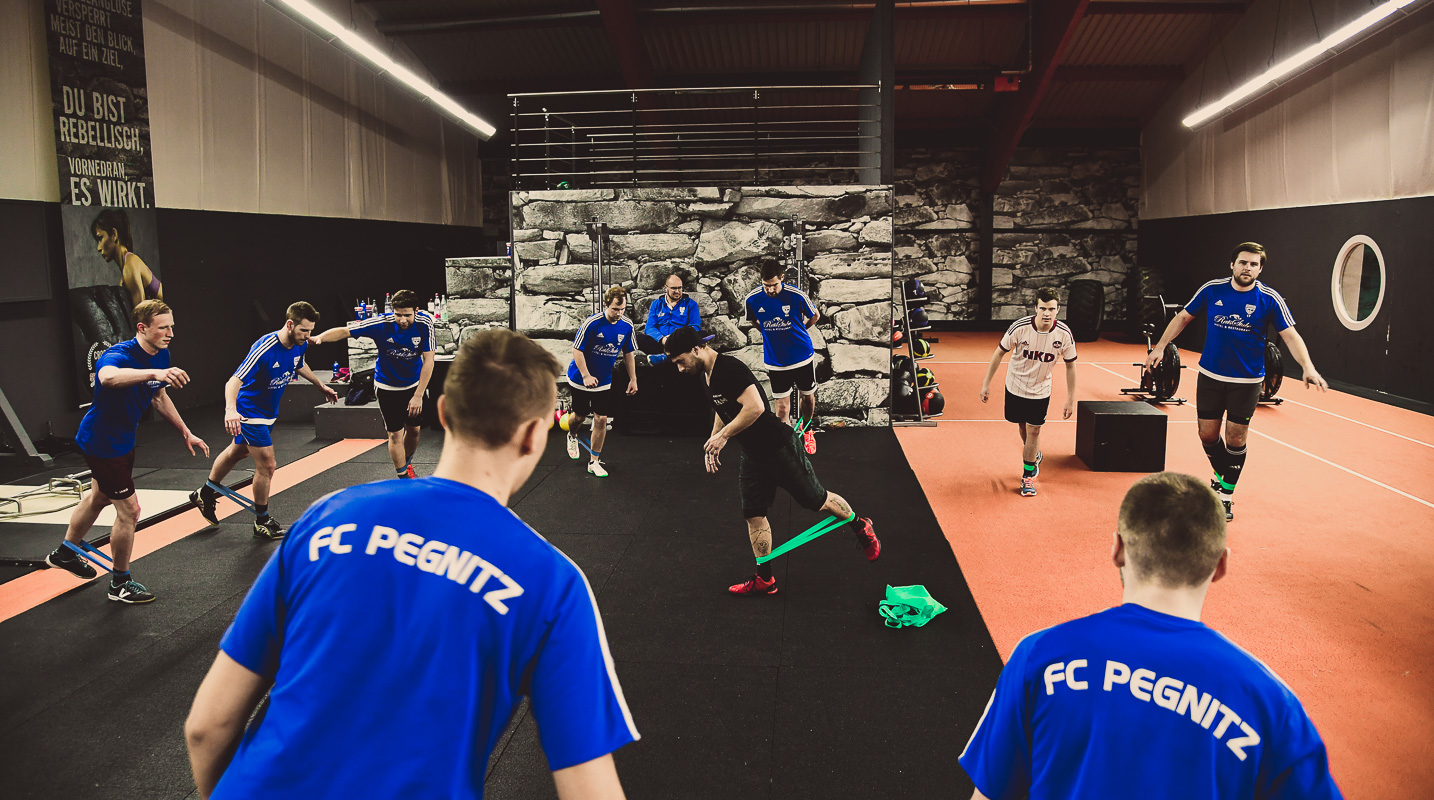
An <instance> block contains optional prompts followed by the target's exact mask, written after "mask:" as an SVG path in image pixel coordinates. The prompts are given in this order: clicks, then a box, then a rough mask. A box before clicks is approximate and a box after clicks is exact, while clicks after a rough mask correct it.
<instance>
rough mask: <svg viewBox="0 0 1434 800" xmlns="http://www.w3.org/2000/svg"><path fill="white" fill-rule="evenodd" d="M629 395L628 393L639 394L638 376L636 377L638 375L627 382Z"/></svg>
mask: <svg viewBox="0 0 1434 800" xmlns="http://www.w3.org/2000/svg"><path fill="white" fill-rule="evenodd" d="M627 393H628V394H629V395H634V394H637V376H636V375H634V376H632V380H630V381H628V382H627Z"/></svg>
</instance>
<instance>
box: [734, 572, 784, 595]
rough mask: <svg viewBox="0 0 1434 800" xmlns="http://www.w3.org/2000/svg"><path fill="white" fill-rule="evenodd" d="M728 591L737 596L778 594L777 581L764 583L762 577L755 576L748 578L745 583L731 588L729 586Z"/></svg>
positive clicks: (773, 579)
mask: <svg viewBox="0 0 1434 800" xmlns="http://www.w3.org/2000/svg"><path fill="white" fill-rule="evenodd" d="M727 591H729V592H731V593H732V594H737V595H746V594H756V595H760V594H776V593H777V579H776V578H772V579H771V580H769V581H764V580H762V578H761V576H759V575H753V576H752V577H751V578H748V579H747V580H746V581H745V582H744V583H736V584H733V585H731V586H728V587H727Z"/></svg>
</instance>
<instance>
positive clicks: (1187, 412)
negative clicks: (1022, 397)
mask: <svg viewBox="0 0 1434 800" xmlns="http://www.w3.org/2000/svg"><path fill="white" fill-rule="evenodd" d="M932 335H933V336H934V337H935V338H937V339H939V340H940V341H939V342H938V343H936V344H934V345H933V351H934V354H935V358H934V359H932V360H929V361H924V362H921V363H922V365H924V366H927V367H929V368H930V369H931V370H932V371H933V372H934V373H935V374H936V377H937V380H938V381H939V382H940V387H941V392H942V394H943V395H944V396H945V398H946V408H945V412H944V414H943V415H942V416H941V417H938V418H937V419H938V423H937V426H936V427H935V428H898V429H897V435H898V438H899V440H900V442H901V445H902V447H903V448H904V450H905V452H906V456H907V458H908V460H909V461H910V463H911V466H912V468H913V470H915V472H916V475H917V477H918V478H919V479H920V482H921V485H922V487H923V488H924V490H925V492H926V496H927V499H928V500H929V501H930V503H931V507H932V508H933V509H934V510H935V512H936V516H937V519H938V520H939V521H940V523H941V527H942V530H943V531H944V532H945V535H946V538H947V539H948V540H949V541H950V543H951V549H952V550H953V551H954V552H955V554H956V558H957V560H958V561H959V562H960V565H961V569H962V571H963V573H964V574H965V576H966V579H967V581H968V583H969V584H970V587H971V591H972V594H973V595H974V596H975V599H976V602H977V604H978V606H979V608H980V610H981V614H982V616H983V618H984V620H985V622H986V625H987V627H988V628H989V629H990V631H991V635H992V637H993V638H994V640H995V642H996V646H997V648H999V650H1000V651H1001V655H1002V658H1006V657H1009V655H1010V653H1011V650H1012V648H1014V647H1015V645H1016V642H1018V641H1019V640H1020V638H1021V637H1022V636H1024V635H1026V634H1027V633H1030V632H1032V631H1035V630H1039V629H1041V628H1045V627H1048V626H1050V625H1054V624H1057V623H1060V622H1063V621H1065V620H1068V619H1072V618H1074V617H1078V616H1083V615H1086V614H1091V613H1094V612H1096V611H1099V610H1101V609H1103V608H1107V607H1110V606H1112V605H1116V604H1119V603H1120V597H1121V591H1120V580H1119V577H1118V575H1117V574H1116V570H1115V568H1114V567H1113V566H1112V564H1111V561H1110V550H1111V533H1112V531H1114V529H1115V520H1116V512H1117V510H1118V509H1119V505H1120V500H1121V498H1122V497H1123V495H1124V493H1125V490H1126V489H1127V488H1128V487H1129V486H1130V484H1131V483H1132V482H1134V480H1135V479H1136V478H1138V477H1139V476H1138V475H1135V474H1132V473H1111V472H1092V471H1091V470H1090V469H1089V468H1087V467H1086V466H1085V464H1084V463H1083V462H1081V461H1080V460H1079V459H1077V458H1076V456H1075V433H1076V417H1075V415H1074V414H1072V416H1071V419H1070V420H1069V421H1063V420H1061V408H1062V405H1063V404H1064V402H1065V398H1066V390H1065V376H1064V375H1063V370H1062V369H1061V367H1060V366H1059V365H1057V367H1056V369H1055V371H1054V374H1053V387H1054V391H1053V395H1052V398H1051V410H1050V413H1049V415H1048V417H1047V424H1046V425H1045V427H1044V430H1043V433H1042V442H1041V449H1042V451H1043V452H1044V454H1045V459H1044V461H1043V463H1042V464H1041V476H1040V478H1038V479H1037V487H1038V489H1039V494H1038V495H1037V496H1036V497H1033V498H1022V497H1020V496H1019V495H1018V494H1017V489H1018V486H1019V480H1020V471H1021V464H1020V461H1021V450H1020V436H1019V434H1018V433H1017V431H1016V427H1015V426H1014V425H1012V424H1010V423H1007V422H1006V421H1005V420H1004V419H1003V417H1002V411H1003V408H1002V396H1003V395H1002V393H1003V389H1002V387H1003V385H1004V381H1005V363H1004V362H1003V364H1002V366H1001V368H1000V369H999V370H998V371H997V373H996V377H995V378H994V379H993V380H992V391H991V394H992V398H991V400H990V402H988V403H987V404H984V405H983V404H982V403H981V402H980V397H979V395H980V386H981V378H982V376H983V375H984V373H985V369H986V364H987V360H988V359H989V358H990V355H991V352H992V350H993V349H994V348H995V346H996V341H997V339H998V338H999V334H996V333H940V334H932ZM1078 350H1079V354H1080V359H1079V361H1077V362H1076V365H1077V367H1076V368H1077V376H1078V384H1077V388H1076V399H1077V401H1080V400H1119V399H1123V396H1122V395H1121V394H1120V390H1121V389H1122V388H1125V387H1130V386H1134V385H1136V384H1137V383H1138V374H1139V369H1138V368H1137V367H1135V366H1133V362H1135V361H1137V360H1139V359H1141V358H1142V357H1143V355H1144V351H1145V348H1144V347H1143V346H1141V345H1132V344H1127V343H1123V342H1117V341H1108V340H1101V341H1098V342H1090V343H1083V344H1080V345H1078ZM1313 355H1314V356H1315V359H1316V361H1315V363H1316V364H1317V365H1318V363H1319V361H1318V357H1319V354H1318V353H1315V354H1313ZM1198 357H1199V356H1198V354H1196V353H1190V352H1184V351H1182V353H1181V359H1182V362H1183V363H1184V364H1186V365H1190V366H1192V367H1193V365H1194V364H1195V362H1196V360H1197V359H1198ZM1007 360H1009V359H1007ZM1334 377H1338V376H1334ZM1195 380H1196V373H1195V371H1194V369H1193V368H1192V369H1186V370H1184V371H1183V372H1182V380H1181V392H1180V395H1179V396H1182V397H1185V398H1187V399H1188V400H1189V401H1190V402H1189V403H1187V404H1186V405H1182V406H1176V405H1164V406H1160V408H1162V409H1163V410H1164V411H1165V412H1166V413H1167V414H1168V415H1169V422H1168V425H1167V437H1168V438H1167V443H1166V462H1165V465H1166V469H1170V470H1178V471H1181V472H1188V473H1191V474H1193V475H1196V476H1199V477H1202V478H1203V477H1208V476H1209V475H1210V473H1211V470H1210V465H1209V462H1208V461H1206V459H1205V454H1204V451H1203V450H1202V449H1201V447H1200V443H1199V440H1198V438H1197V436H1196V433H1195V406H1194V400H1195ZM1279 395H1280V396H1281V397H1284V398H1285V399H1286V402H1285V403H1284V404H1283V405H1280V406H1268V405H1262V406H1261V407H1260V408H1259V410H1258V411H1256V413H1255V418H1254V420H1253V423H1252V425H1251V429H1250V438H1249V448H1250V454H1249V459H1248V461H1247V462H1246V467H1245V471H1244V475H1243V477H1242V478H1241V480H1240V485H1239V489H1238V491H1236V493H1235V521H1234V522H1232V523H1231V524H1230V529H1229V546H1230V549H1231V560H1230V572H1229V575H1228V576H1227V577H1226V578H1225V579H1224V580H1222V581H1220V582H1219V583H1216V584H1215V585H1214V586H1213V587H1212V588H1211V590H1210V594H1209V596H1208V599H1207V600H1206V604H1205V614H1204V621H1205V622H1206V623H1207V624H1208V625H1210V626H1211V627H1213V628H1215V629H1217V630H1219V631H1221V632H1223V633H1225V634H1226V635H1227V636H1229V637H1230V638H1231V639H1233V640H1234V641H1235V642H1237V643H1239V644H1240V645H1241V646H1243V647H1244V648H1246V649H1247V650H1249V651H1250V652H1252V653H1253V654H1254V655H1255V656H1257V657H1258V658H1260V659H1261V660H1262V661H1264V662H1265V663H1266V664H1267V665H1269V667H1270V668H1271V669H1273V670H1274V671H1275V672H1276V673H1278V674H1279V675H1280V677H1282V678H1283V679H1284V680H1285V681H1286V682H1287V683H1288V684H1289V685H1290V686H1291V687H1292V688H1293V689H1294V690H1295V692H1296V694H1298V695H1299V697H1300V699H1301V701H1302V702H1303V703H1304V706H1305V709H1306V710H1307V711H1308V712H1309V714H1310V716H1311V717H1312V718H1313V720H1314V722H1315V725H1316V726H1317V727H1318V728H1319V730H1320V732H1321V734H1322V735H1323V737H1324V740H1325V743H1326V745H1327V746H1328V749H1329V755H1330V763H1331V767H1332V770H1333V773H1334V776H1335V779H1336V780H1337V781H1338V783H1339V785H1340V787H1341V789H1342V790H1343V791H1344V793H1345V796H1346V797H1348V798H1351V800H1385V799H1386V798H1416V797H1419V798H1423V797H1434V668H1431V662H1432V661H1434V418H1431V417H1429V416H1425V415H1422V414H1418V413H1416V412H1413V411H1406V410H1404V409H1400V408H1396V407H1393V406H1388V405H1384V404H1382V403H1378V402H1375V401H1372V400H1366V399H1363V398H1359V397H1355V396H1352V395H1348V394H1344V393H1340V392H1335V391H1330V392H1328V393H1320V392H1318V391H1316V390H1312V389H1307V388H1305V387H1304V386H1303V385H1302V384H1300V383H1296V382H1293V381H1289V380H1287V381H1286V383H1285V385H1284V386H1283V387H1282V389H1281V391H1280V393H1279ZM1131 402H1138V401H1134V400H1132V401H1131Z"/></svg>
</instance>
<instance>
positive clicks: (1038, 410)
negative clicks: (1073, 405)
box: [1006, 389, 1051, 427]
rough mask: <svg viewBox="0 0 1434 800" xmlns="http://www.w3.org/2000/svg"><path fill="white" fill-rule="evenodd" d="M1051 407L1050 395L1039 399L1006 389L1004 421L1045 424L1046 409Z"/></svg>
mask: <svg viewBox="0 0 1434 800" xmlns="http://www.w3.org/2000/svg"><path fill="white" fill-rule="evenodd" d="M1050 407H1051V398H1050V395H1046V396H1045V397H1042V398H1039V399H1033V398H1030V397H1021V396H1019V395H1015V394H1012V393H1011V390H1010V389H1007V390H1006V421H1007V422H1014V423H1016V424H1018V425H1019V424H1021V423H1023V422H1024V423H1025V424H1027V425H1035V426H1036V427H1040V426H1042V425H1044V424H1046V411H1047V410H1048V409H1050Z"/></svg>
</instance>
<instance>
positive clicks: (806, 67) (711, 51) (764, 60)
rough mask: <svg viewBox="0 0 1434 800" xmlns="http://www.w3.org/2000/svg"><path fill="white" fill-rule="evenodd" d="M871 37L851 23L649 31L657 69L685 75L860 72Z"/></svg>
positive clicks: (647, 36) (655, 28)
mask: <svg viewBox="0 0 1434 800" xmlns="http://www.w3.org/2000/svg"><path fill="white" fill-rule="evenodd" d="M865 37H866V26H865V25H863V24H858V23H849V22H813V23H789V22H784V23H776V24H755V23H743V24H722V25H694V26H680V25H660V26H658V25H654V26H651V27H648V28H645V29H644V30H643V39H644V40H645V41H646V42H647V50H648V53H649V54H650V55H651V58H652V66H653V69H655V70H657V71H658V72H674V73H679V74H687V73H703V72H760V71H766V70H771V71H774V72H775V71H780V70H791V71H797V72H808V71H819V70H855V69H856V68H857V63H858V61H859V60H860V59H861V48H862V43H863V40H864V39H865ZM774 79H777V76H774Z"/></svg>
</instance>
